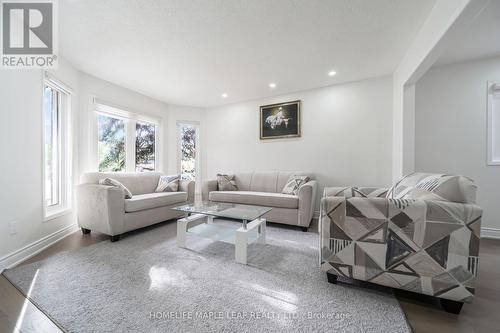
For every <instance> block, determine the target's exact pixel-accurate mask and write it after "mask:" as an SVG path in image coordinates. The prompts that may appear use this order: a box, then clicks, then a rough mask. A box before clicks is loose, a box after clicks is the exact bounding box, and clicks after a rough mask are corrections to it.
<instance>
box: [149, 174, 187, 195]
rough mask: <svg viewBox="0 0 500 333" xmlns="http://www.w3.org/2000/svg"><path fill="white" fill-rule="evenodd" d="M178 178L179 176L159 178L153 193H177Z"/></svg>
mask: <svg viewBox="0 0 500 333" xmlns="http://www.w3.org/2000/svg"><path fill="white" fill-rule="evenodd" d="M180 178H181V176H180V175H170V176H161V177H160V179H159V180H158V186H157V187H156V190H155V192H177V191H178V190H179V179H180Z"/></svg>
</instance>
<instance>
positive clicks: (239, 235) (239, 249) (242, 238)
mask: <svg viewBox="0 0 500 333" xmlns="http://www.w3.org/2000/svg"><path fill="white" fill-rule="evenodd" d="M247 246H248V237H247V231H246V230H241V228H240V229H238V230H236V240H235V244H234V250H235V259H236V262H239V263H240V264H243V265H246V264H247Z"/></svg>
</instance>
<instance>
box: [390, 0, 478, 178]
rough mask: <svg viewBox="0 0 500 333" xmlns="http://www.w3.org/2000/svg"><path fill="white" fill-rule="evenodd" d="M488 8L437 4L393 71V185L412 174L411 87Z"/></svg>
mask: <svg viewBox="0 0 500 333" xmlns="http://www.w3.org/2000/svg"><path fill="white" fill-rule="evenodd" d="M487 5H488V0H439V1H438V2H437V3H436V4H435V5H434V7H433V8H432V11H431V13H430V15H429V16H428V17H427V19H426V21H425V22H424V24H423V25H422V27H421V28H420V31H419V33H418V34H417V36H415V38H414V40H413V42H412V44H411V45H410V47H409V48H408V50H407V51H406V54H405V56H404V57H403V59H402V60H401V62H400V63H399V65H398V67H397V68H396V70H395V71H394V74H393V85H394V92H393V99H394V102H393V103H394V105H393V107H394V110H393V119H392V121H393V127H392V131H393V140H392V145H393V148H392V159H393V162H392V173H393V175H392V177H393V181H396V180H398V179H399V178H401V176H402V175H403V174H407V173H410V172H413V171H414V170H415V161H414V158H413V157H414V155H415V150H414V147H415V145H414V141H415V135H414V133H415V132H414V130H413V129H414V127H415V114H414V111H415V107H414V91H413V90H414V84H415V83H416V82H417V81H418V80H419V79H420V77H422V75H424V74H425V72H427V70H428V69H429V68H430V67H431V66H432V65H433V64H434V62H435V61H436V60H437V59H438V58H439V56H440V55H441V54H442V52H443V51H444V50H445V49H446V47H448V46H449V45H450V43H453V42H457V41H459V40H460V36H461V34H462V33H463V31H464V30H465V29H467V28H468V26H469V25H470V23H471V22H473V21H474V19H475V18H476V17H477V15H479V13H481V11H482V10H483V9H484V8H485V7H486V6H487Z"/></svg>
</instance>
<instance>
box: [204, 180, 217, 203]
mask: <svg viewBox="0 0 500 333" xmlns="http://www.w3.org/2000/svg"><path fill="white" fill-rule="evenodd" d="M212 191H217V180H215V179H214V180H207V181H205V182H204V183H203V186H202V188H201V199H202V200H203V201H208V200H209V198H208V194H209V193H210V192H212Z"/></svg>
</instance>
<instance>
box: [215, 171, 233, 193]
mask: <svg viewBox="0 0 500 333" xmlns="http://www.w3.org/2000/svg"><path fill="white" fill-rule="evenodd" d="M217 186H218V189H219V191H238V185H236V181H235V180H234V175H222V174H220V173H219V174H217Z"/></svg>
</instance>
